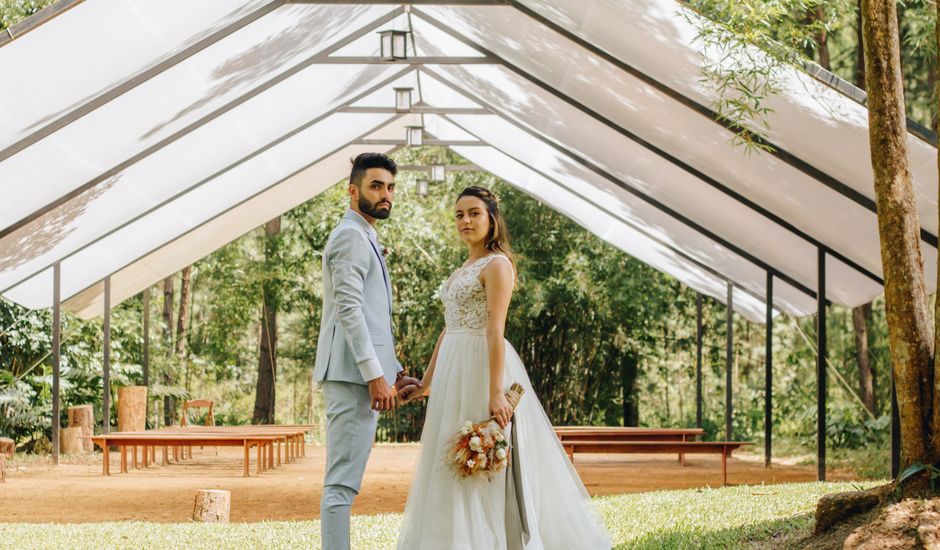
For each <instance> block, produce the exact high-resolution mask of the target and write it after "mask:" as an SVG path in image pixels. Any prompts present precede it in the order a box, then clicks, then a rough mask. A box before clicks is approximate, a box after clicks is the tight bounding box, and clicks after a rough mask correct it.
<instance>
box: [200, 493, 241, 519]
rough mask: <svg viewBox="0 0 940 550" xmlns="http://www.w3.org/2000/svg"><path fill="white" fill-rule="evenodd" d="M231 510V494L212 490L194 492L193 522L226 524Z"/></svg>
mask: <svg viewBox="0 0 940 550" xmlns="http://www.w3.org/2000/svg"><path fill="white" fill-rule="evenodd" d="M231 508H232V493H231V492H229V491H221V490H214V489H205V490H200V491H196V501H195V503H194V504H193V521H196V522H199V523H228V521H229V513H230V512H231Z"/></svg>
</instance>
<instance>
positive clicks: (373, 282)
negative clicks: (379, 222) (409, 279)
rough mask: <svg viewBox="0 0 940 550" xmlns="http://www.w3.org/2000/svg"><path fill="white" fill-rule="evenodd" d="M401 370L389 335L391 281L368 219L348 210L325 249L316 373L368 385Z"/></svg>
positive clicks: (320, 377) (389, 379)
mask: <svg viewBox="0 0 940 550" xmlns="http://www.w3.org/2000/svg"><path fill="white" fill-rule="evenodd" d="M401 370H402V367H401V364H400V363H399V362H398V359H397V356H396V354H395V340H394V337H393V336H392V285H391V282H390V281H389V276H388V268H387V267H386V265H385V258H384V256H383V255H382V248H381V247H380V245H379V243H378V235H377V234H376V232H375V228H373V227H372V226H371V225H370V224H369V222H367V221H366V220H365V218H363V217H362V216H360V215H359V214H357V213H356V212H354V211H353V210H347V211H346V214H345V215H344V216H343V219H342V220H341V221H340V223H339V225H337V226H336V228H335V229H333V232H332V233H331V234H330V238H329V240H328V241H327V243H326V248H325V249H324V251H323V311H322V316H321V320H320V337H319V339H318V340H317V360H316V365H315V367H314V377H315V378H316V380H317V381H318V382H323V381H327V380H331V381H339V382H351V383H354V384H366V383H367V382H368V381H369V380H372V379H375V378H378V377H380V376H383V377H384V378H385V380H386V381H387V382H388V383H389V384H392V383H394V382H395V378H396V376H397V374H398V372H399V371H401Z"/></svg>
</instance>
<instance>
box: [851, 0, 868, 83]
mask: <svg viewBox="0 0 940 550" xmlns="http://www.w3.org/2000/svg"><path fill="white" fill-rule="evenodd" d="M864 42H865V37H864V34H863V33H862V0H858V18H857V19H856V20H855V70H854V71H853V72H854V75H853V80H854V81H855V85H856V86H858V87H859V88H861V89H863V90H864V89H865V43H864Z"/></svg>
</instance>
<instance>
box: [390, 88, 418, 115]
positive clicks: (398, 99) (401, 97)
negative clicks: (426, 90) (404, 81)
mask: <svg viewBox="0 0 940 550" xmlns="http://www.w3.org/2000/svg"><path fill="white" fill-rule="evenodd" d="M413 92H414V88H395V110H396V111H398V112H399V113H407V112H408V111H410V110H411V94H412V93H413Z"/></svg>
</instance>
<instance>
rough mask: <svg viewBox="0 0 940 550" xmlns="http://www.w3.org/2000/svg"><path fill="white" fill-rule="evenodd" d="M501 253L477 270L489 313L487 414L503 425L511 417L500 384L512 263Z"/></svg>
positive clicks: (510, 409)
mask: <svg viewBox="0 0 940 550" xmlns="http://www.w3.org/2000/svg"><path fill="white" fill-rule="evenodd" d="M503 260H504V257H500V258H497V259H496V260H494V261H491V262H490V263H489V264H488V265H487V266H486V267H485V268H484V269H483V273H481V274H480V279H481V280H482V281H483V286H484V288H486V309H487V311H488V312H489V317H488V318H487V321H486V345H487V348H489V349H488V351H489V366H490V414H491V415H493V416H494V417H495V418H496V421H497V422H499V425H500V426H501V427H503V428H505V427H506V424H508V423H509V419H510V417H512V407H511V406H510V405H509V401H508V400H507V399H506V395H505V391H506V390H505V388H504V387H503V367H504V364H503V363H504V360H505V352H506V345H505V340H504V333H505V332H506V314H507V313H508V311H509V300H510V299H511V298H512V285H513V275H512V266H511V265H510V263H509V260H508V259H505V261H503Z"/></svg>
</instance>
